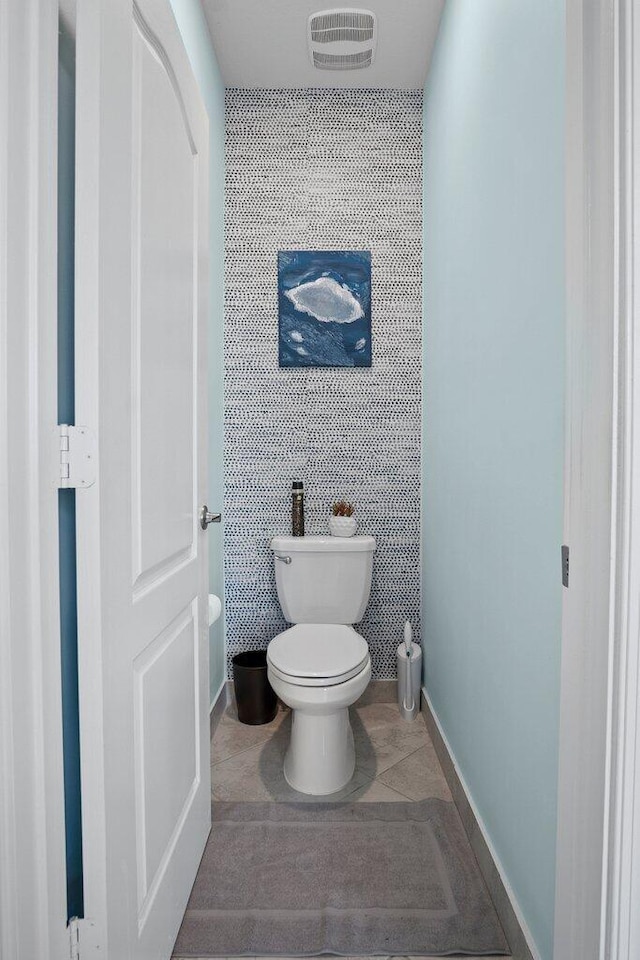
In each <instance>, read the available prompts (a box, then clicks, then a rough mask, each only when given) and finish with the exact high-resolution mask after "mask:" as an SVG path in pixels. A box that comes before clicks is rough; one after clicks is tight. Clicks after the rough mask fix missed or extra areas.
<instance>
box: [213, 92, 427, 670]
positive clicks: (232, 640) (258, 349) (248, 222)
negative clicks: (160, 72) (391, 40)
mask: <svg viewBox="0 0 640 960" xmlns="http://www.w3.org/2000/svg"><path fill="white" fill-rule="evenodd" d="M226 170H227V173H226V207H225V229H226V252H225V502H224V518H225V583H226V621H227V643H228V657H229V659H230V658H231V657H232V656H233V655H234V654H235V653H238V652H240V651H241V650H249V649H258V648H260V647H265V646H266V644H267V643H268V641H269V640H270V639H271V638H272V637H273V636H275V634H276V633H278V632H280V631H281V630H283V629H285V628H286V626H287V625H286V623H285V622H284V620H283V618H282V614H281V613H280V607H279V604H278V598H277V594H276V589H275V579H274V573H273V559H272V554H271V552H270V550H269V540H270V538H271V537H272V536H273V535H274V534H277V533H289V532H290V528H291V519H290V516H291V481H292V480H293V479H301V480H304V484H305V491H306V498H305V499H306V532H307V533H312V534H313V533H328V515H329V508H330V505H331V503H332V502H333V500H334V499H337V498H341V499H342V498H344V499H347V500H351V501H352V502H354V503H355V504H356V517H357V520H358V532H359V533H368V534H373V535H374V536H375V537H376V538H377V541H378V550H377V553H376V556H375V560H374V581H373V588H372V592H371V600H370V602H369V607H368V610H367V613H366V615H365V619H364V620H363V621H362V623H361V624H360V625H359V626H358V627H357V629H358V630H359V631H360V632H361V633H362V634H363V636H364V637H365V638H366V640H367V641H368V643H369V648H370V650H371V656H372V661H373V670H374V677H375V678H378V679H384V678H391V677H394V676H395V650H396V647H397V646H398V644H399V643H400V641H401V639H402V627H403V623H404V620H405V619H410V620H411V621H412V623H413V625H414V631H415V634H416V638H417V639H419V638H420V625H419V611H420V570H419V563H420V546H419V533H420V403H421V301H422V290H421V284H422V265H421V258H422V92H421V91H417V92H411V91H410V92H407V91H398V90H253V89H252V90H246V89H242V90H241V89H231V90H228V91H227V95H226ZM300 249H304V250H370V251H371V318H372V342H373V357H372V366H371V367H356V368H313V367H302V368H280V367H279V366H278V251H280V250H300Z"/></svg>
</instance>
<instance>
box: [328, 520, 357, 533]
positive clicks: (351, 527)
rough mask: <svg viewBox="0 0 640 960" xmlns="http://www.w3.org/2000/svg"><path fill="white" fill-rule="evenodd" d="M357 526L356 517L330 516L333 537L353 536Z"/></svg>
mask: <svg viewBox="0 0 640 960" xmlns="http://www.w3.org/2000/svg"><path fill="white" fill-rule="evenodd" d="M357 527H358V524H357V523H356V518H355V517H333V516H331V517H329V531H330V533H331V536H332V537H352V536H353V535H354V533H355V532H356V529H357Z"/></svg>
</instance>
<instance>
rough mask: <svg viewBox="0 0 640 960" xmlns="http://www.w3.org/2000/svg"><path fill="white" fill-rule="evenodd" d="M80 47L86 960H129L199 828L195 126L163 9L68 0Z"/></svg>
mask: <svg viewBox="0 0 640 960" xmlns="http://www.w3.org/2000/svg"><path fill="white" fill-rule="evenodd" d="M76 56H77V64H76V77H77V110H76V116H77V121H76V123H77V134H76V137H77V141H76V164H77V180H76V211H77V213H76V422H77V423H78V424H84V425H87V426H89V427H90V428H92V429H93V430H94V431H95V433H96V436H97V450H96V458H97V482H96V483H95V485H94V486H92V487H91V488H89V489H86V490H82V491H80V492H79V494H78V497H77V540H78V636H79V685H80V725H81V767H82V791H83V802H82V810H83V844H84V846H83V856H84V874H85V915H86V917H87V918H88V920H89V921H90V925H91V926H90V932H89V930H82V931H81V936H82V937H83V938H85V937H86V938H88V939H85V940H84V944H83V946H82V947H81V949H82V950H83V951H87V952H88V951H89V950H90V949H91V948H92V947H94V948H95V950H96V955H98V949H97V948H98V946H99V948H100V949H99V955H100V956H102V957H105V956H106V957H108V958H109V960H120V958H125V957H132V958H135V960H142V958H147V957H149V958H151V957H153V958H158V957H169V956H170V953H171V948H172V946H173V942H174V939H175V936H176V933H177V930H178V927H179V923H180V920H181V918H182V914H183V912H184V908H185V905H186V901H187V898H188V895H189V892H190V888H191V885H192V883H193V879H194V877H195V873H196V870H197V866H198V863H199V860H200V856H201V854H202V850H203V847H204V843H205V841H206V837H207V834H208V831H209V826H210V787H209V761H208V757H209V744H208V737H209V724H208V676H209V671H208V628H207V549H206V546H207V545H206V534H205V533H204V532H203V531H202V530H201V529H200V527H199V523H198V507H199V505H201V504H202V503H203V502H204V499H205V489H206V459H207V458H206V344H205V331H206V315H207V285H208V262H207V257H208V222H207V210H208V201H207V190H208V186H207V184H208V163H207V146H208V120H207V116H206V112H205V109H204V106H203V104H202V101H201V98H200V94H199V92H198V89H197V86H196V83H195V80H194V78H193V75H192V73H191V69H190V66H189V63H188V59H187V55H186V52H185V50H184V48H183V45H182V41H181V39H180V36H179V33H178V28H177V26H176V23H175V20H174V18H173V14H172V12H171V9H170V6H169V3H168V0H140V2H139V3H138V4H137V5H136V4H133V5H132V3H131V0H110V2H109V3H98V2H89V0H87V2H85V3H81V4H79V5H78V15H77V36H76ZM82 955H83V956H84V955H85V954H84V952H83V953H82Z"/></svg>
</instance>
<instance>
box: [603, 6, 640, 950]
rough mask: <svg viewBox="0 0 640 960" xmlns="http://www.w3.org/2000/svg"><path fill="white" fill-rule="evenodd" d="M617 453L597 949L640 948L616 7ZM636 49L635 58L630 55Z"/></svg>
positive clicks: (636, 636)
mask: <svg viewBox="0 0 640 960" xmlns="http://www.w3.org/2000/svg"><path fill="white" fill-rule="evenodd" d="M614 13H615V19H614V35H613V47H614V51H613V55H614V67H615V72H614V76H615V96H614V111H615V112H614V115H615V117H616V120H617V123H616V129H615V135H614V159H615V167H614V177H615V180H614V190H613V197H614V204H615V226H616V250H617V258H616V263H615V277H614V309H615V311H616V315H617V318H618V322H617V333H618V337H617V344H616V347H617V349H616V353H615V362H616V364H617V379H616V388H617V389H616V397H615V406H614V413H615V412H616V410H617V417H614V422H617V434H616V445H615V456H616V458H617V471H616V490H615V505H616V510H615V515H614V521H615V528H614V547H615V550H614V551H613V552H614V557H615V561H614V562H615V566H614V578H613V591H612V606H613V619H612V623H613V643H612V649H611V690H612V695H611V699H610V714H609V765H608V769H607V823H606V827H607V833H606V835H605V854H606V859H605V871H604V876H603V886H604V896H603V906H602V956H603V957H605V958H615V960H634V958H635V957H637V956H638V955H639V954H640V911H639V910H638V907H637V903H638V888H639V886H640V839H639V838H638V831H637V822H638V819H640V785H639V784H638V777H639V776H640V594H639V592H638V588H637V585H638V582H639V580H640V505H639V503H638V494H639V492H640V347H639V344H640V314H639V310H638V308H639V306H640V301H639V300H638V297H637V295H636V290H640V175H638V171H637V164H638V160H637V158H638V157H640V63H639V62H638V56H639V55H640V16H638V15H637V11H636V15H635V16H634V0H619V3H618V4H617V5H616V6H615V8H614ZM634 53H635V57H634Z"/></svg>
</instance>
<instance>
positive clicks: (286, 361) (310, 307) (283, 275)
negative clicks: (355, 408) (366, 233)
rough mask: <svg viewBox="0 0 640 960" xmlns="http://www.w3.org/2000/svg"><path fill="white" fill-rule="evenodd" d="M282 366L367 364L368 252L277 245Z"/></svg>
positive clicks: (369, 310)
mask: <svg viewBox="0 0 640 960" xmlns="http://www.w3.org/2000/svg"><path fill="white" fill-rule="evenodd" d="M278 303H279V315H280V346H279V356H280V366H281V367H370V366H371V253H370V251H368V250H281V251H280V253H279V254H278Z"/></svg>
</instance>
